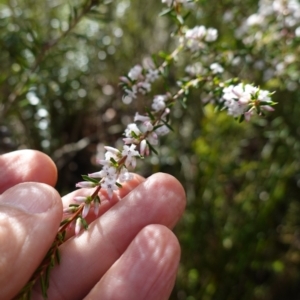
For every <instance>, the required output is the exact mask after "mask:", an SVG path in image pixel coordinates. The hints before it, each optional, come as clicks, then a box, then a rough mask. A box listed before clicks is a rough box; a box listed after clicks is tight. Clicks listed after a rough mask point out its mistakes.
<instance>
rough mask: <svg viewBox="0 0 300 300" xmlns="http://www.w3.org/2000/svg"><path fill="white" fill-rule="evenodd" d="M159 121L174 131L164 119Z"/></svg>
mask: <svg viewBox="0 0 300 300" xmlns="http://www.w3.org/2000/svg"><path fill="white" fill-rule="evenodd" d="M161 121H162V122H163V123H164V124H165V125H166V126H167V127H168V128H169V129H170V130H171V131H173V132H174V129H173V128H172V127H171V126H170V124H168V123H167V122H166V121H165V120H163V119H161Z"/></svg>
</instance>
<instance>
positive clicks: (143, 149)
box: [140, 140, 149, 156]
mask: <svg viewBox="0 0 300 300" xmlns="http://www.w3.org/2000/svg"><path fill="white" fill-rule="evenodd" d="M140 153H141V155H142V156H148V155H149V146H148V144H147V141H146V140H142V141H141V144H140Z"/></svg>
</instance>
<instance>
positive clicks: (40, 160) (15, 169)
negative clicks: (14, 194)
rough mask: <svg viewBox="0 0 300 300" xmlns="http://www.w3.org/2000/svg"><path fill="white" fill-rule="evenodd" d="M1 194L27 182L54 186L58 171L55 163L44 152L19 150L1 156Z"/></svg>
mask: <svg viewBox="0 0 300 300" xmlns="http://www.w3.org/2000/svg"><path fill="white" fill-rule="evenodd" d="M0 176H1V182H0V194H1V193H3V192H4V191H5V190H7V189H8V188H10V187H12V186H14V185H16V184H18V183H21V182H25V181H34V182H41V183H46V184H49V185H51V186H54V185H55V183H56V180H57V170H56V167H55V164H54V163H53V161H52V160H51V159H50V158H49V157H48V156H47V155H46V154H43V153H42V152H39V151H34V150H19V151H14V152H10V153H7V154H3V155H1V156H0Z"/></svg>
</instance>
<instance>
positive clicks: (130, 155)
mask: <svg viewBox="0 0 300 300" xmlns="http://www.w3.org/2000/svg"><path fill="white" fill-rule="evenodd" d="M135 148H136V145H133V144H132V145H130V147H129V146H127V145H124V146H123V151H122V155H123V157H125V156H126V160H125V166H126V168H130V167H131V168H133V169H134V168H135V166H136V158H135V156H140V153H139V151H137V150H135Z"/></svg>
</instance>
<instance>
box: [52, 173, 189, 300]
mask: <svg viewBox="0 0 300 300" xmlns="http://www.w3.org/2000/svg"><path fill="white" fill-rule="evenodd" d="M184 207H185V193H184V190H183V188H182V186H181V185H180V183H179V182H178V181H177V180H176V179H175V178H174V177H172V176H170V175H167V174H155V175H153V176H151V177H149V178H148V179H147V180H146V181H145V182H143V183H141V184H140V185H139V186H137V188H136V189H134V190H133V191H132V192H131V193H129V194H128V195H127V196H126V197H125V198H124V199H123V200H122V201H120V202H118V203H117V204H116V205H114V206H113V207H112V208H111V209H110V210H108V211H107V212H106V213H105V214H104V215H102V216H101V217H100V218H99V219H96V220H95V221H94V222H93V223H92V224H91V225H90V227H89V229H88V230H87V231H86V232H83V233H82V234H81V235H80V236H78V237H75V238H72V239H70V240H69V241H67V242H66V243H65V244H64V245H62V247H61V254H62V262H61V265H60V266H59V268H55V269H53V271H52V276H51V279H50V290H49V297H50V299H82V298H83V297H84V296H85V295H87V293H88V292H89V291H90V290H91V288H92V287H93V286H94V285H95V284H96V283H97V282H98V281H99V279H100V278H101V277H102V276H103V274H104V273H105V272H106V271H107V270H108V269H109V268H110V267H111V265H112V264H113V263H114V262H115V261H116V260H117V259H118V258H119V257H120V255H121V254H122V253H123V252H124V251H125V249H126V248H127V247H128V245H129V244H130V242H131V241H132V240H133V239H134V237H135V236H136V235H137V233H138V232H139V231H140V230H141V229H142V228H144V227H145V226H147V225H150V224H161V225H165V226H167V227H168V228H172V227H173V226H174V225H175V224H176V222H177V221H178V219H179V218H180V216H181V215H182V213H183V210H184ZM74 274H76V275H74ZM79 274H80V276H79Z"/></svg>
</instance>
